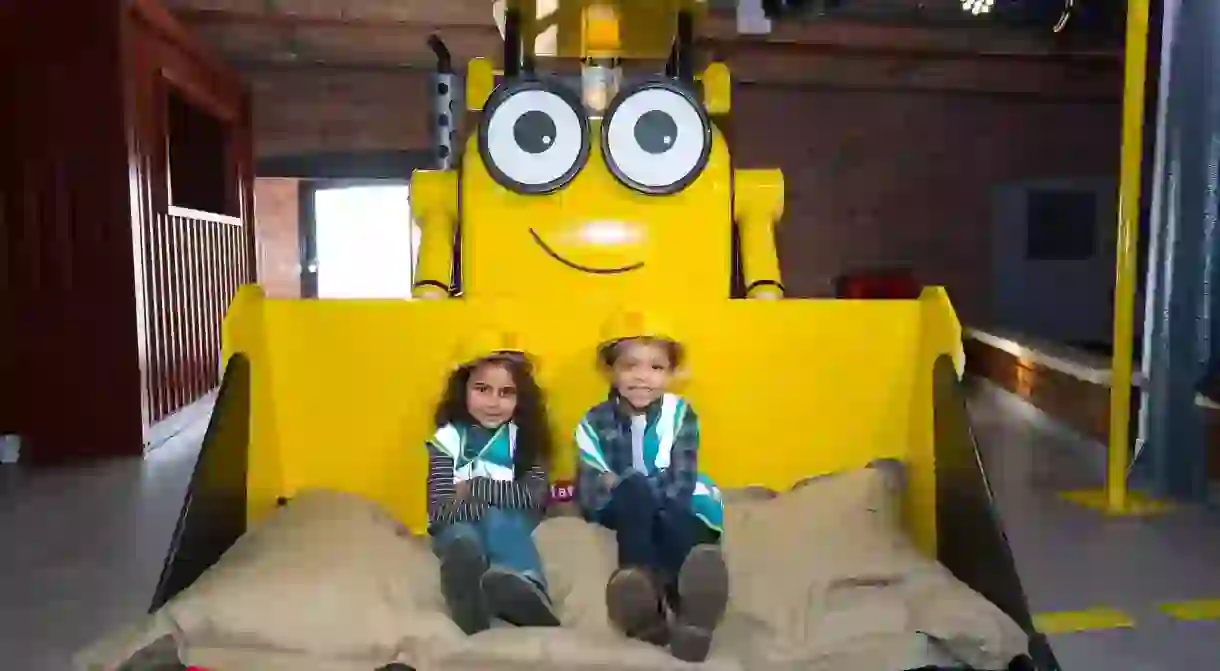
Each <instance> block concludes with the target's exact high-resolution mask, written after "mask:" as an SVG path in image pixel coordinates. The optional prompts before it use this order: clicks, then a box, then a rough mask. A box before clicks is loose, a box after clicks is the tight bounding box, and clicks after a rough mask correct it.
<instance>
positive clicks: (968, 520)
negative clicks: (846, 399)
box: [933, 356, 1059, 671]
mask: <svg viewBox="0 0 1220 671" xmlns="http://www.w3.org/2000/svg"><path fill="white" fill-rule="evenodd" d="M933 379H934V383H935V392H934V394H935V399H936V405H935V427H936V525H937V529H938V530H939V537H938V554H937V559H939V560H940V562H941V563H942V564H944V565H945V567H946V568H948V569H949V570H950V571H952V572H953V575H955V576H957V578H958V579H959V580H961V581H962V582H964V583H966V584H967V585H969V586H970V587H971V588H973V589H974V590H975V591H976V592H978V593H979V594H982V595H983V596H985V597H987V599H988V600H990V601H991V602H992V603H994V604H995V605H996V606H999V608H1000V610H1002V611H1004V612H1005V613H1007V614H1008V616H1009V617H1011V618H1012V619H1013V620H1014V621H1016V623H1017V624H1018V625H1020V626H1021V628H1022V629H1024V630H1025V632H1026V633H1027V634H1028V635H1029V637H1030V654H1031V656H1032V657H1033V661H1034V663H1035V667H1034V668H1036V669H1039V670H1041V671H1058V669H1059V666H1058V664H1057V663H1056V662H1055V657H1054V654H1053V653H1052V652H1051V649H1050V646H1049V645H1048V644H1047V642H1046V639H1045V637H1044V636H1042V635H1041V634H1039V633H1038V632H1037V630H1036V629H1035V628H1034V623H1033V618H1032V617H1031V616H1030V612H1029V603H1028V601H1027V599H1026V596H1025V590H1024V588H1023V587H1022V586H1021V579H1020V577H1019V576H1018V574H1017V566H1016V562H1015V561H1014V559H1013V556H1012V550H1011V548H1010V547H1009V545H1008V538H1007V537H1006V536H1005V535H1004V529H1003V526H1002V524H1001V522H1000V516H999V512H998V511H997V510H996V507H995V501H994V499H993V498H992V495H991V486H990V485H989V484H988V482H987V474H986V470H985V468H984V466H983V461H982V456H981V455H980V454H979V451H978V445H977V444H976V443H975V439H974V433H973V431H972V430H971V428H970V417H969V414H968V412H967V409H966V400H965V395H964V394H963V393H962V389H961V386H962V382H961V380H960V378H959V376H958V372H957V369H956V366H955V365H954V363H953V360H952V359H951V358H950V357H948V356H942V357H940V358H939V359H938V360H937V361H936V367H935V371H934V375H933Z"/></svg>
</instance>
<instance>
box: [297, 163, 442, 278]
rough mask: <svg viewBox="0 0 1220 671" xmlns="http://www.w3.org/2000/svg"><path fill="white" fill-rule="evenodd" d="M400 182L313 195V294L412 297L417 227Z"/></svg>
mask: <svg viewBox="0 0 1220 671" xmlns="http://www.w3.org/2000/svg"><path fill="white" fill-rule="evenodd" d="M410 197H411V192H410V187H408V186H407V185H405V184H398V185H385V186H357V187H347V188H330V189H320V190H318V191H317V192H315V193H314V235H315V244H316V249H317V252H316V253H317V264H318V265H317V273H318V276H317V297H318V298H403V299H407V298H410V297H411V284H412V276H413V274H414V268H415V264H416V263H417V262H418V258H419V236H420V229H419V227H418V226H416V225H415V224H414V223H413V222H412V221H411V202H410Z"/></svg>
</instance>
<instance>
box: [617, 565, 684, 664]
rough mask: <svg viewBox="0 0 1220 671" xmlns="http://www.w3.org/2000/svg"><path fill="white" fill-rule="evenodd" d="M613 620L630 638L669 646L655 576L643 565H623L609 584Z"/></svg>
mask: <svg viewBox="0 0 1220 671" xmlns="http://www.w3.org/2000/svg"><path fill="white" fill-rule="evenodd" d="M606 610H607V611H608V612H609V614H610V622H612V623H613V624H614V626H615V627H617V628H618V630H619V631H621V632H623V634H625V635H626V636H628V637H630V638H636V639H639V640H641V641H647V642H649V643H653V644H656V645H665V642H666V640H667V639H668V634H669V626H668V623H667V622H666V618H665V613H664V611H662V610H661V596H660V593H659V592H658V591H657V586H656V582H655V581H654V580H653V577H652V575H650V574H649V573H648V572H647V571H645V570H643V569H639V568H622V569H619V570H617V571H615V572H614V575H612V576H610V581H609V582H607V583H606Z"/></svg>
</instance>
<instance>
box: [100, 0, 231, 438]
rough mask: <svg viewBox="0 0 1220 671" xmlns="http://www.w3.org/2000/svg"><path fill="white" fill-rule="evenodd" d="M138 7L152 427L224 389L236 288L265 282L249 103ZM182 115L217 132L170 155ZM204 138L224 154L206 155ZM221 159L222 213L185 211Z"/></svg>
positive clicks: (134, 100) (145, 372) (133, 81)
mask: <svg viewBox="0 0 1220 671" xmlns="http://www.w3.org/2000/svg"><path fill="white" fill-rule="evenodd" d="M131 7H132V11H130V12H129V14H128V18H127V22H126V24H125V27H126V31H127V33H126V36H125V38H126V39H125V42H124V44H125V54H124V57H125V63H126V71H127V80H126V83H127V95H128V101H127V106H128V118H129V120H130V122H131V128H132V135H133V143H132V144H133V145H134V146H135V147H136V149H135V150H134V151H133V152H132V153H133V160H134V161H136V162H137V163H138V165H139V166H140V168H141V170H143V171H144V172H145V174H146V175H147V178H146V179H145V180H142V183H143V184H144V189H143V191H142V193H141V194H140V195H139V201H140V202H139V204H140V208H139V209H138V210H135V208H133V210H134V211H135V214H134V216H133V224H134V227H133V230H134V233H135V237H136V238H137V239H140V241H141V244H139V245H138V250H139V251H138V252H137V256H136V264H137V267H136V274H137V277H138V278H139V280H140V281H141V282H142V285H143V286H142V287H141V289H140V291H139V292H138V293H139V295H140V299H141V301H140V302H141V308H140V313H141V319H142V323H141V329H140V342H141V350H140V353H141V373H142V389H143V392H142V396H143V401H144V406H143V407H144V421H145V423H146V424H152V423H155V422H158V421H160V420H162V419H164V418H165V417H167V416H169V415H170V414H172V413H173V412H175V411H176V410H178V409H180V408H182V407H183V406H185V405H187V404H189V403H191V402H193V401H195V400H197V399H198V398H199V397H200V396H202V395H203V394H205V393H207V392H208V391H209V390H210V389H212V388H214V387H215V386H216V385H217V384H218V383H219V379H218V375H219V361H220V322H221V320H222V319H223V317H224V312H225V310H226V309H227V307H228V304H229V301H230V300H231V299H232V297H233V294H234V292H235V291H236V290H237V287H238V286H239V285H241V284H243V283H246V282H250V281H253V279H254V275H255V273H254V254H253V249H254V236H253V228H252V226H251V224H252V222H253V216H254V201H253V188H254V166H253V151H252V148H251V135H250V104H249V96H248V94H247V92H246V91H245V89H244V87H243V86H242V84H241V83H240V81H239V80H238V78H237V77H236V76H235V75H234V74H233V73H231V72H229V71H228V70H226V69H224V68H222V67H220V66H219V65H217V64H216V63H215V62H214V61H213V59H212V58H211V57H210V56H208V55H207V53H206V52H205V51H204V50H203V49H202V48H201V47H200V46H199V45H198V43H197V42H196V41H195V40H194V39H193V38H192V37H191V36H190V35H189V34H187V33H186V32H185V31H183V30H182V28H181V27H180V26H179V25H178V24H177V23H175V22H174V21H173V19H172V18H171V17H170V16H169V14H168V13H167V12H165V10H163V9H162V8H161V7H160V6H158V5H156V4H155V3H153V2H147V1H144V0H140V1H136V2H133V3H132V5H131ZM171 101H181V102H179V104H178V105H174V104H173V103H172V102H171ZM182 104H185V105H187V106H189V107H191V108H193V109H195V110H196V114H198V115H201V116H203V117H206V118H207V119H208V120H209V123H208V124H207V127H205V128H201V129H198V130H199V131H202V132H199V133H198V134H197V135H195V136H192V135H191V134H190V132H191V130H194V129H191V128H189V127H188V128H187V129H186V130H187V134H186V137H182V138H181V142H182V143H183V144H184V145H185V146H183V148H182V149H183V151H181V152H179V151H174V146H173V144H172V143H173V142H174V141H175V139H176V138H175V137H174V132H175V130H177V129H178V128H181V127H182V125H183V124H182V121H181V119H177V118H175V114H176V113H177V112H176V111H175V109H174V108H175V107H181V106H182ZM213 125H215V126H219V128H220V129H221V130H222V131H223V133H222V134H221V136H220V137H216V135H217V134H216V132H215V131H216V129H215V128H212V126H213ZM188 126H189V124H188ZM176 127H177V128H176ZM200 136H202V137H207V138H209V140H212V142H211V144H213V145H217V146H198V141H199V137H200ZM167 143H168V144H169V149H168V150H167ZM209 150H211V151H209ZM201 152H203V153H202V155H201ZM179 159H181V160H179ZM192 159H195V160H192ZM218 159H219V167H221V168H222V169H223V170H224V175H223V177H224V179H223V184H222V186H223V187H224V188H223V193H221V194H219V196H218V202H217V203H216V205H215V206H214V207H209V208H207V211H197V210H196V209H193V208H192V209H187V207H190V206H193V207H198V206H197V205H195V204H194V203H193V202H186V203H180V202H179V201H178V200H177V197H178V196H181V195H182V192H183V191H184V190H183V189H182V188H181V186H182V185H183V184H184V183H185V184H189V183H190V181H191V180H193V179H200V178H202V179H205V180H206V178H207V177H208V175H206V174H203V171H204V170H208V169H212V170H214V169H216V168H217V167H218V162H217V161H218ZM171 183H175V184H178V185H179V187H180V188H179V190H178V192H174V190H173V188H172V187H171ZM193 191H198V190H197V189H194V190H193ZM133 204H134V203H133ZM216 210H220V211H216Z"/></svg>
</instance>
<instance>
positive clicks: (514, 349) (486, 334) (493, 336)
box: [453, 328, 526, 368]
mask: <svg viewBox="0 0 1220 671" xmlns="http://www.w3.org/2000/svg"><path fill="white" fill-rule="evenodd" d="M496 355H509V356H515V357H520V358H522V359H525V358H526V354H525V348H524V347H523V346H522V344H521V337H520V335H519V334H517V333H516V332H514V331H510V330H506V329H496V328H487V329H480V330H476V331H474V332H473V333H471V334H470V335H468V336H466V337H464V338H462V339H461V340H460V341H459V342H458V346H457V351H456V352H454V357H453V363H454V366H455V367H457V368H461V367H462V366H469V365H470V364H473V363H475V362H478V361H482V360H484V359H487V358H489V357H493V356H496Z"/></svg>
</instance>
